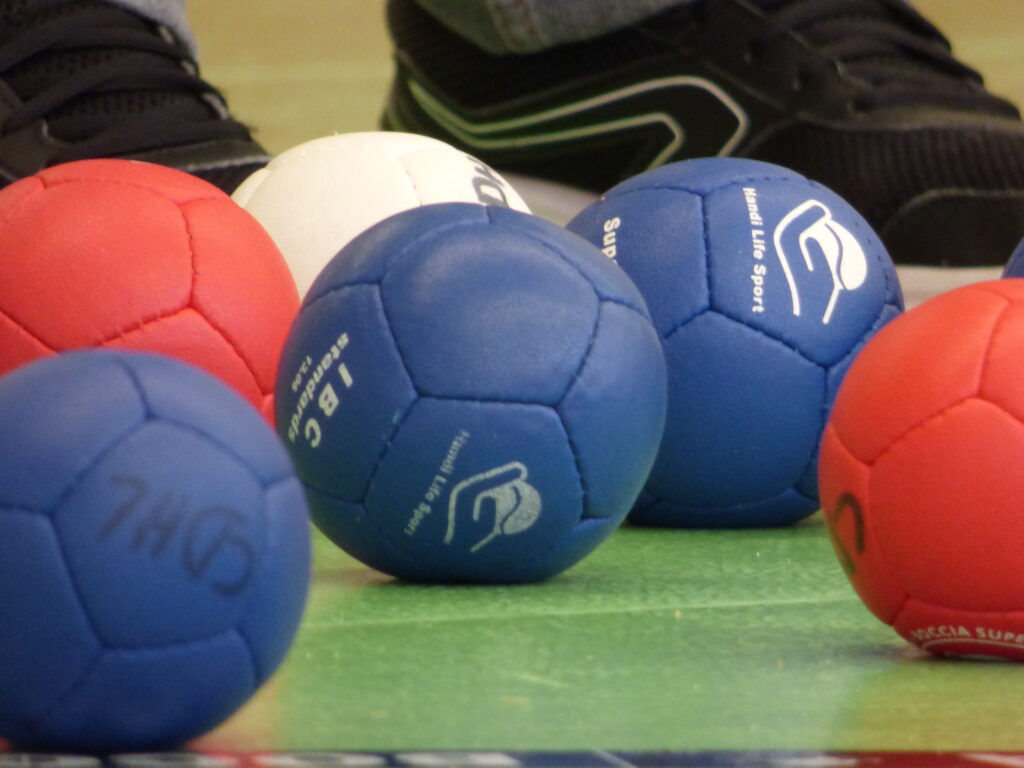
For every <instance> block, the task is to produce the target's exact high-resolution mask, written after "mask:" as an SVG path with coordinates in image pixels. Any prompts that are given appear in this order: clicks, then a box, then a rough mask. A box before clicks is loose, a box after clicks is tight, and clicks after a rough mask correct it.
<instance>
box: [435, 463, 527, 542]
mask: <svg viewBox="0 0 1024 768" xmlns="http://www.w3.org/2000/svg"><path fill="white" fill-rule="evenodd" d="M510 473H511V476H510V477H508V478H507V479H504V480H501V481H500V482H497V484H495V481H496V480H499V479H500V478H501V477H502V476H508V475H509V474H510ZM527 474H528V471H527V469H526V466H525V465H523V464H521V463H520V462H518V461H512V462H509V463H508V464H504V465H502V466H500V467H496V468H495V469H491V470H488V471H487V472H482V473H480V474H479V475H474V476H473V477H470V478H468V479H466V480H463V481H462V482H461V483H459V484H458V485H456V486H455V488H454V489H453V490H452V495H451V497H450V499H449V502H448V530H447V531H446V532H445V535H444V543H445V544H451V543H452V539H453V538H454V537H455V518H456V516H457V512H458V505H459V499H460V497H461V496H462V495H463V493H464V492H465V491H466V490H467V489H468V490H469V491H470V492H471V493H472V492H474V491H475V492H476V495H475V497H474V498H473V521H474V522H478V521H479V520H480V518H481V516H482V515H483V513H484V511H485V509H484V505H485V504H487V506H488V507H491V508H492V509H493V511H494V527H493V528H492V529H491V532H490V533H489V534H487V535H486V536H485V537H484V538H482V539H480V541H478V542H477V543H476V544H474V545H473V546H472V547H471V548H470V550H469V551H470V552H478V551H479V550H481V549H483V548H484V547H485V546H487V545H488V544H490V543H491V541H492V540H494V539H495V538H496V537H498V536H499V535H501V534H505V535H506V536H511V535H513V534H516V533H522V532H523V531H525V530H526V529H527V528H529V527H530V526H532V525H533V524H534V523H535V522H536V521H537V518H539V517H540V512H541V507H542V504H541V497H540V493H539V492H538V491H537V489H536V488H534V487H533V486H532V485H530V484H529V483H527V482H526V477H527ZM481 486H485V487H484V488H483V490H476V489H477V488H480V487H481Z"/></svg>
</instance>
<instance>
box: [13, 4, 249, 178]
mask: <svg viewBox="0 0 1024 768" xmlns="http://www.w3.org/2000/svg"><path fill="white" fill-rule="evenodd" d="M95 157H124V158H132V159H136V160H146V161H149V162H154V163H160V164H162V165H169V166H173V167H175V168H179V169H181V170H184V171H188V172H190V173H193V174H195V175H196V176H199V177H201V178H204V179H206V180H207V181H210V182H212V183H213V184H216V185H217V186H218V187H220V188H221V189H223V190H224V191H226V192H231V191H233V190H234V188H235V187H236V186H238V184H239V183H241V181H242V180H244V179H245V178H246V177H247V176H248V175H249V174H250V173H252V172H253V171H254V170H256V169H257V168H259V167H260V166H262V165H264V164H265V163H266V162H267V161H268V160H269V156H268V155H267V154H266V152H265V151H264V150H263V148H262V147H260V146H259V144H257V143H256V142H255V141H253V139H252V137H251V136H250V134H249V131H248V129H247V128H246V127H245V126H244V125H242V124H241V123H239V122H237V121H235V120H233V119H232V118H231V117H230V115H229V114H228V111H227V108H226V106H225V103H224V100H223V99H222V98H221V96H220V94H219V93H218V92H217V90H216V89H215V88H213V87H212V86H210V85H209V84H207V83H206V82H204V81H203V80H202V79H201V78H200V77H199V74H198V68H197V66H196V62H195V61H194V60H193V58H192V57H191V55H190V54H189V51H188V49H187V48H186V47H185V46H184V45H183V44H182V43H181V42H180V41H178V40H176V39H175V38H174V37H173V36H172V35H171V33H170V32H169V31H168V30H167V29H165V28H164V27H162V26H159V25H156V24H153V23H151V22H150V21H148V20H146V19H144V18H142V17H140V16H138V15H136V14H133V13H131V12H130V11H127V10H124V9H122V8H120V7H118V6H116V5H113V4H110V3H106V2H99V1H98V0H74V1H72V2H67V3H61V4H53V3H38V2H36V3H29V2H15V1H12V0H4V2H2V3H0V185H3V184H7V183H9V182H11V181H14V180H15V179H19V178H22V177H24V176H29V175H31V174H33V173H36V172H37V171H39V170H41V169H42V168H45V167H48V166H51V165H56V164H58V163H62V162H66V161H71V160H81V159H85V158H95Z"/></svg>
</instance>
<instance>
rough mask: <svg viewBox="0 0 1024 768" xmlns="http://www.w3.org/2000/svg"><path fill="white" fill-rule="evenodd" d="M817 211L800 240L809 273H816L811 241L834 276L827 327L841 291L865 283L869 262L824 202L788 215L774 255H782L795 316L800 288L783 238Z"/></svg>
mask: <svg viewBox="0 0 1024 768" xmlns="http://www.w3.org/2000/svg"><path fill="white" fill-rule="evenodd" d="M815 209H816V211H817V218H816V219H815V220H814V221H812V222H811V223H810V224H809V225H807V226H806V227H805V228H804V230H803V231H802V232H801V233H800V236H799V238H798V240H797V241H798V243H799V245H800V253H801V255H802V256H803V261H804V266H806V267H807V271H808V272H813V271H814V262H813V261H812V260H811V252H810V251H809V250H808V248H807V241H808V240H811V241H813V242H815V243H817V245H818V249H819V250H820V251H821V253H822V255H823V256H824V257H825V262H826V263H827V264H828V270H829V272H830V273H831V275H832V295H831V296H830V297H829V300H828V306H827V307H826V308H825V314H824V315H823V316H822V318H821V322H822V324H823V325H828V321H829V320H831V319H832V312H833V311H834V310H835V308H836V301H837V300H838V299H839V293H840V291H843V290H847V291H852V290H854V289H856V288H859V287H860V286H862V285H863V284H864V281H865V280H866V279H867V275H868V260H867V257H866V256H865V255H864V249H863V248H862V247H861V245H860V243H858V242H857V238H855V237H854V236H853V234H852V233H851V232H850V230H848V229H847V228H846V227H844V226H843V225H842V224H840V223H839V222H837V221H836V220H835V219H833V218H832V212H831V211H830V210H829V209H828V207H827V206H826V205H825V204H824V203H820V202H818V201H817V200H808V201H807V202H805V203H803V204H801V205H798V206H797V207H796V208H794V209H793V210H792V211H790V212H789V213H787V214H786V215H785V216H784V217H783V219H782V221H780V222H779V225H778V226H777V227H776V228H775V235H774V240H775V252H776V253H777V254H778V255H779V261H780V262H781V263H782V271H783V272H785V273H786V280H787V281H788V282H789V291H790V295H791V296H792V298H793V314H794V315H797V316H799V314H800V292H799V290H798V289H797V283H796V279H795V278H794V276H793V270H792V268H791V267H790V265H789V260H788V259H787V258H786V253H785V250H784V249H783V246H782V243H783V238H784V237H785V235H786V234H788V233H787V229H788V228H789V227H790V225H791V224H792V223H793V222H794V221H796V220H797V219H799V218H800V217H801V216H803V215H804V214H806V213H807V212H808V211H812V210H815Z"/></svg>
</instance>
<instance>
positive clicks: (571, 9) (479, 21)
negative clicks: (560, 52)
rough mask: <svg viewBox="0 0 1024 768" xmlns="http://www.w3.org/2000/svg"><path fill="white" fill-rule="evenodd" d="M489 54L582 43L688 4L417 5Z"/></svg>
mask: <svg viewBox="0 0 1024 768" xmlns="http://www.w3.org/2000/svg"><path fill="white" fill-rule="evenodd" d="M417 1H418V2H419V4H420V5H421V6H422V7H423V8H425V9H426V10H427V11H429V12H430V13H431V14H432V15H433V16H434V17H435V18H436V19H437V20H438V21H440V22H441V23H443V24H444V25H445V26H447V27H448V28H449V29H451V30H453V31H454V32H457V33H458V34H460V35H462V36H463V37H465V38H468V39H469V40H471V41H472V42H474V43H476V44H477V45H478V46H480V47H481V48H484V49H485V50H488V51H490V52H491V53H530V52H533V51H539V50H543V49H545V48H551V47H553V46H556V45H560V44H561V43H571V42H575V41H578V40H586V39H588V38H592V37H596V36H598V35H601V34H604V33H606V32H611V31H613V30H616V29H619V28H621V27H624V26H626V25H629V24H632V23H634V22H637V21H640V20H641V19H645V18H647V17H648V16H653V15H654V14H656V13H659V12H661V11H664V10H665V9H667V8H671V7H672V6H675V5H682V4H683V3H686V2H690V0H417Z"/></svg>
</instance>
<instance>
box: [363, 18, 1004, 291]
mask: <svg viewBox="0 0 1024 768" xmlns="http://www.w3.org/2000/svg"><path fill="white" fill-rule="evenodd" d="M388 22H389V27H390V32H391V35H392V39H393V41H394V45H395V49H396V53H395V57H396V61H397V73H396V77H395V80H394V84H393V87H392V91H391V94H390V97H389V101H388V104H387V108H386V112H385V115H384V117H383V120H382V125H383V127H385V128H388V129H394V130H404V131H414V132H419V133H426V134H429V135H432V136H436V137H438V138H440V139H443V140H445V141H447V142H449V143H451V144H455V145H457V146H460V147H462V148H463V149H465V150H466V151H467V152H470V153H471V154H474V155H476V156H477V157H480V158H481V159H482V160H484V161H486V162H487V163H489V164H490V165H492V166H494V167H495V168H497V169H499V170H500V171H502V172H503V173H504V174H507V175H508V176H510V177H511V178H510V181H512V182H513V183H516V180H518V179H519V177H520V176H525V177H531V178H533V179H542V180H545V181H546V182H555V183H558V184H560V185H565V186H567V187H570V188H574V189H583V190H588V191H589V192H590V193H600V192H602V191H604V190H606V189H608V188H609V187H611V186H612V185H614V184H615V183H616V182H618V181H621V180H622V179H624V178H627V177H629V176H631V175H634V174H636V173H639V172H641V171H644V170H647V169H649V168H652V167H654V166H657V165H660V164H663V163H666V162H669V161H673V160H680V159H683V158H688V157H698V156H713V155H738V156H744V157H750V158H756V159H759V160H766V161H769V162H773V163H777V164H779V165H783V166H787V167H789V168H792V169H794V170H796V171H798V172H800V173H802V174H804V175H805V176H808V177H810V178H813V179H816V180H818V181H820V182H822V183H823V184H825V185H826V186H828V187H831V188H832V189H833V190H835V191H836V192H838V193H839V194H840V195H842V196H843V197H845V198H846V199H847V200H849V201H850V202H851V203H852V204H853V205H854V206H855V207H857V208H858V209H859V210H860V211H861V213H862V214H863V215H864V216H865V218H867V220H868V221H869V222H871V224H872V225H873V226H874V227H875V228H876V229H877V231H878V232H879V234H880V235H881V236H882V239H883V240H884V241H885V243H886V245H887V247H888V248H889V251H890V253H891V254H892V256H893V259H894V260H895V261H896V263H897V265H898V266H899V267H900V272H901V279H902V282H903V284H904V286H903V287H904V292H905V294H906V296H907V299H908V304H913V303H915V302H916V301H917V300H920V299H921V298H923V297H924V296H927V295H931V294H934V293H937V292H940V291H942V290H946V289H948V288H951V287H954V286H955V285H957V284H960V283H963V282H971V281H975V280H980V279H987V278H989V277H992V278H995V277H998V276H999V272H1000V269H1001V267H1002V265H1003V264H1005V262H1006V260H1007V258H1008V256H1009V254H1010V253H1011V252H1012V250H1013V248H1014V246H1015V245H1016V244H1017V242H1018V241H1019V240H1020V239H1021V237H1022V236H1024V123H1022V122H1021V120H1020V116H1019V114H1018V112H1017V110H1016V108H1015V107H1014V106H1013V105H1011V104H1010V103H1008V102H1006V101H1004V100H1002V99H999V98H996V97H995V96H993V95H991V94H990V93H988V92H987V91H986V90H985V88H984V85H983V83H982V79H981V77H980V76H979V75H978V74H977V73H976V72H974V71H973V70H971V69H969V68H968V67H966V66H964V65H963V64H961V63H959V62H958V61H956V59H954V58H953V56H952V54H951V50H950V46H949V43H948V42H947V41H946V39H945V38H944V37H943V36H942V35H941V34H940V33H939V32H938V30H936V29H935V27H934V26H932V25H931V24H930V23H929V22H928V21H926V20H925V19H924V18H922V17H921V16H920V15H919V14H918V13H917V12H915V11H914V10H913V9H912V8H911V7H910V5H909V4H908V3H906V2H903V0H696V2H693V3H689V4H684V5H682V6H680V7H678V8H676V9H673V10H671V11H668V12H666V13H663V14H661V15H659V16H656V17H654V18H651V19H649V20H647V21H645V22H643V23H640V24H637V25H635V26H633V27H630V28H627V29H624V30H621V31H618V32H615V33H613V34H609V35H606V36H604V37H601V38H598V39H595V40H590V41H587V42H582V43H575V44H571V45H564V46H561V47H558V48H554V49H552V50H549V51H545V52H541V53H537V54H530V55H506V56H493V55H489V54H488V53H486V52H484V51H483V50H481V49H479V48H476V47H475V46H473V45H471V44H470V43H468V42H467V41H466V40H464V39H462V38H460V37H459V36H457V35H455V34H453V33H452V32H450V31H448V30H447V29H446V28H445V27H444V26H442V25H441V24H439V23H438V22H437V21H436V20H435V19H433V18H432V17H431V16H430V15H428V14H427V13H425V12H424V11H422V10H421V9H420V8H419V7H418V6H417V5H416V3H415V2H414V1H413V0H390V1H389V4H388ZM520 184H521V189H520V192H521V193H522V194H523V196H524V197H525V198H526V200H527V202H528V203H529V204H531V206H533V208H534V210H535V211H537V212H539V213H541V214H543V215H547V216H549V217H551V218H554V219H556V220H560V221H564V220H567V219H568V218H569V217H570V216H571V215H572V214H573V213H575V211H576V210H578V208H579V207H580V206H581V203H585V202H586V200H588V199H589V197H580V196H579V194H575V193H571V192H568V193H567V192H565V191H564V188H562V189H556V190H555V191H554V193H553V194H552V193H551V189H550V187H548V188H546V189H544V188H543V187H542V188H541V189H542V190H543V191H544V192H546V194H538V188H537V186H536V185H526V184H522V182H520ZM937 267H940V268H941V269H936V268H937ZM950 267H952V268H955V269H949V268H950Z"/></svg>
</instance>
